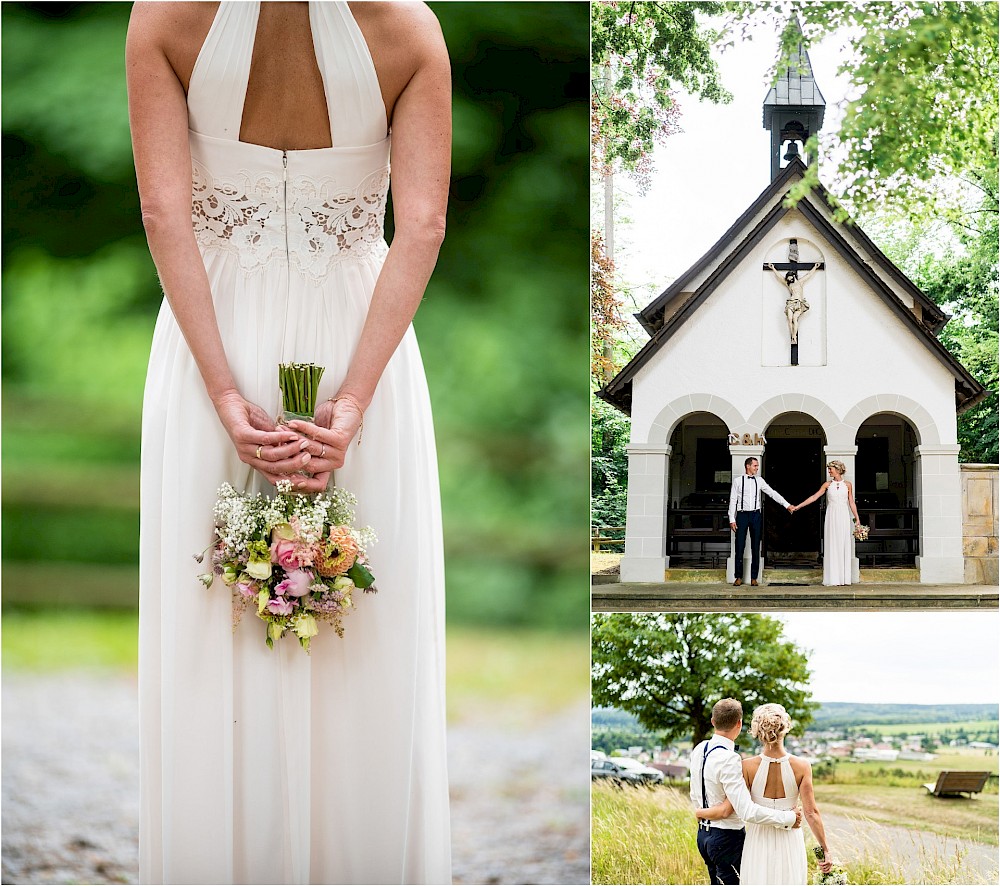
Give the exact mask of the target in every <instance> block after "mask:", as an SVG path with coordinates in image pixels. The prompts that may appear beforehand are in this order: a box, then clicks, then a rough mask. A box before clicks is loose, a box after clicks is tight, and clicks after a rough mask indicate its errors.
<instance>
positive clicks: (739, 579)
mask: <svg viewBox="0 0 1000 886" xmlns="http://www.w3.org/2000/svg"><path fill="white" fill-rule="evenodd" d="M741 584H743V579H742V578H738V579H736V581H734V582H733V587H734V588H738V587H739V586H740V585H741Z"/></svg>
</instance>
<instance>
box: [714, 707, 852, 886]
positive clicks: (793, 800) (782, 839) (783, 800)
mask: <svg viewBox="0 0 1000 886" xmlns="http://www.w3.org/2000/svg"><path fill="white" fill-rule="evenodd" d="M791 726H792V721H791V718H790V717H789V716H788V712H787V711H786V710H785V709H784V707H782V706H781V705H780V704H764V705H760V706H759V707H758V708H756V709H755V710H754V712H753V720H752V721H751V724H750V734H751V735H752V736H753V737H754V738H756V739H757V740H758V741H760V742H761V743H762V745H763V749H762V753H761V754H760V756H758V757H751V758H749V759H747V760H744V761H743V778H744V780H745V781H746V783H747V786H748V787H749V788H750V797H751V799H752V800H753V801H754V803H757V804H759V805H761V806H766V807H768V808H772V809H795V807H796V806H797V805H798V803H799V802H800V801H801V803H802V812H803V815H804V817H805V820H806V821H807V822H808V823H809V828H810V830H812V832H813V836H815V837H816V840H817V842H818V843H819V845H820V846H821V847H822V849H823V856H824V860H823V861H822V862H820V870H822V871H823V872H824V873H826V872H829V871H830V870H831V869H832V867H833V863H832V862H831V860H830V849H829V846H828V845H827V840H826V831H825V830H824V828H823V820H822V818H821V817H820V814H819V808H818V807H817V806H816V796H815V794H814V792H813V781H812V767H811V766H810V765H809V763H807V762H806V761H805V760H801V759H799V758H798V757H793V756H791V755H790V754H789V753H788V752H787V751H786V750H785V735H787V734H788V731H789V729H791ZM732 812H733V807H732V804H731V803H730V802H729V800H725V801H723V802H722V803H719V804H718V805H717V806H711V807H709V808H708V809H699V810H697V812H696V815H697V816H698V817H699V818H707V819H715V818H725V817H727V816H729V815H731V814H732ZM805 882H806V849H805V841H804V838H803V835H802V829H801V828H794V829H782V828H775V827H772V826H771V825H759V824H752V823H750V822H747V824H746V840H745V842H744V843H743V858H742V861H741V862H740V883H741V884H750V886H778V884H804V883H805Z"/></svg>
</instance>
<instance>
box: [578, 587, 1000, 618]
mask: <svg viewBox="0 0 1000 886" xmlns="http://www.w3.org/2000/svg"><path fill="white" fill-rule="evenodd" d="M998 604H1000V594H998V591H997V588H996V587H995V586H990V585H929V584H916V583H914V584H905V583H902V582H897V583H892V584H888V583H874V582H870V583H867V584H858V585H850V586H847V587H832V588H825V587H823V586H822V585H820V586H804V587H781V586H777V587H775V586H763V585H762V586H760V587H752V586H747V585H744V586H743V587H740V588H734V587H732V586H731V585H727V584H718V585H715V586H712V585H706V584H704V583H695V582H691V583H680V582H674V583H670V584H666V583H664V584H652V583H651V584H621V583H619V584H606V585H595V586H593V587H592V588H591V608H592V609H593V610H594V611H595V612H629V611H632V612H782V611H789V610H800V611H801V610H821V609H826V610H829V609H840V610H843V611H867V610H877V609H912V610H921V609H924V610H927V609H996V608H997V606H998Z"/></svg>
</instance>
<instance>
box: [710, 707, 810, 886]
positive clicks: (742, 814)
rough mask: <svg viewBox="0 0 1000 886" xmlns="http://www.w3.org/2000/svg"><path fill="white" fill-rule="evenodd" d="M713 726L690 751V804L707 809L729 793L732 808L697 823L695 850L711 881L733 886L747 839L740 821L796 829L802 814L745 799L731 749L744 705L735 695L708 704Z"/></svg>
mask: <svg viewBox="0 0 1000 886" xmlns="http://www.w3.org/2000/svg"><path fill="white" fill-rule="evenodd" d="M712 726H714V727H715V734H714V735H712V737H711V738H709V739H706V740H705V741H703V742H701V743H700V744H698V745H697V746H696V747H695V749H694V750H693V751H692V752H691V802H692V803H693V804H694V806H695V808H697V809H707V808H708V807H709V806H714V805H715V804H716V803H721V802H722V801H723V800H725V799H726V797H728V798H729V802H730V803H732V804H733V809H734V810H735V811H734V812H733V814H732V815H730V816H729V818H722V819H718V820H716V821H701V822H699V824H698V851H699V852H700V853H701V857H702V859H704V861H705V864H706V865H707V867H708V878H709V882H710V883H723V884H738V883H739V882H740V859H741V858H742V856H743V841H744V839H745V838H746V830H745V829H744V827H743V823H744V822H746V821H749V822H753V823H754V824H769V825H773V826H774V827H776V828H786V829H787V828H797V827H799V826H800V825H801V824H802V812H801V810H799V809H796V810H795V811H794V812H793V811H792V810H789V809H769V808H767V807H766V806H758V805H757V804H756V803H754V801H753V800H752V799H750V791H749V789H748V788H747V785H746V782H745V781H744V780H743V766H742V763H741V762H740V755H739V754H738V753H737V752H736V745H735V741H736V739H737V738H738V737H739V734H740V732H741V731H742V730H743V706H742V705H741V704H740V703H739V702H738V701H737V700H736V699H735V698H724V699H722V701H720V702H718V703H717V704H716V705H715V707H714V708H712Z"/></svg>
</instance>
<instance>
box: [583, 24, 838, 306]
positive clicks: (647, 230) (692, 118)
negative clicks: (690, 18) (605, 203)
mask: <svg viewBox="0 0 1000 886" xmlns="http://www.w3.org/2000/svg"><path fill="white" fill-rule="evenodd" d="M750 36H751V37H752V39H751V40H749V41H745V42H740V43H737V45H736V46H734V47H733V48H731V49H728V50H726V51H725V52H723V53H719V52H716V54H715V56H716V59H717V61H718V63H719V68H720V71H721V74H722V82H723V84H724V85H725V86H726V88H727V89H729V91H730V92H732V93H733V101H732V102H731V103H730V104H728V105H713V104H711V103H710V102H700V101H698V99H696V98H694V97H691V96H688V95H686V94H684V93H680V94H679V95H678V98H679V101H680V105H681V118H680V125H681V128H682V129H683V130H684V131H683V132H681V133H678V134H676V135H673V136H671V137H670V138H668V139H667V143H666V144H665V145H663V146H660V147H658V148H657V150H656V152H655V154H654V158H655V166H656V172H655V173H654V177H653V184H652V187H651V188H650V190H649V192H648V193H647V194H646V195H645V196H641V195H640V194H639V190H638V187H637V185H636V184H635V182H633V181H632V180H630V179H629V178H628V177H627V176H625V175H618V176H616V177H615V188H616V190H617V192H618V193H619V194H620V195H622V196H623V197H624V201H623V204H622V205H621V206H620V208H619V214H620V215H621V216H625V217H627V218H628V219H629V220H630V221H629V222H626V223H625V224H618V225H617V226H616V232H615V239H616V243H615V261H616V264H617V266H618V268H619V269H620V271H621V272H622V276H623V278H624V279H625V280H626V281H627V282H629V283H631V284H634V285H643V284H652V285H653V287H654V288H655V292H654V293H652V294H658V293H659V292H661V291H662V290H663V289H664V288H665V287H666V285H667V284H668V283H669V282H670V281H671V280H672V279H674V278H675V277H677V276H679V275H680V274H681V273H682V272H683V271H684V270H686V269H687V268H688V267H690V266H691V265H693V264H694V263H695V262H696V261H697V260H698V259H699V258H700V257H701V255H702V254H703V253H705V252H707V251H708V249H709V248H710V247H711V246H712V244H713V243H715V242H716V241H717V240H718V239H719V237H721V236H722V234H723V233H725V231H726V229H727V228H729V226H730V225H731V224H732V223H733V222H734V221H736V219H737V218H738V217H739V216H740V215H741V214H742V213H743V211H744V210H745V209H746V208H747V207H748V206H749V205H750V204H751V203H752V202H753V201H754V200H755V199H756V198H757V196H758V195H759V194H760V192H761V191H763V190H764V188H766V187H767V185H768V183H769V181H770V176H771V169H770V156H769V150H770V141H769V139H770V135H769V133H768V132H767V130H765V129H764V128H763V123H762V113H763V111H762V109H763V104H764V97H765V96H766V95H767V92H768V89H769V88H770V81H769V79H768V77H767V75H768V71H769V69H770V67H771V65H772V64H773V63H774V61H775V59H776V57H777V53H778V35H777V34H776V33H775V31H774V30H773V29H771V28H767V27H760V28H756V29H755V30H754V31H752V32H751V35H750ZM844 42H845V38H843V37H838V36H836V35H834V36H831V37H828V38H827V39H825V40H824V41H822V42H821V43H819V44H817V45H816V46H814V47H813V48H810V50H809V58H810V60H811V62H812V67H813V75H814V78H815V80H816V83H817V84H818V85H819V88H820V91H821V92H822V93H823V97H824V98H825V99H826V116H825V120H824V124H823V131H824V132H829V131H834V130H836V128H837V126H838V125H839V120H840V118H841V116H842V111H841V110H840V109H839V108H838V104H839V103H841V102H842V101H843V100H844V97H845V95H846V93H847V89H848V83H847V78H846V77H841V76H838V75H837V74H836V69H837V67H838V66H839V64H840V62H841V60H842V59H843V58H845V57H846V54H845V51H844V50H843V48H842V45H843V43H844ZM820 168H821V175H822V164H821V167H820ZM600 217H601V218H603V215H601V216H600ZM652 294H651V295H652ZM650 297H651V296H650ZM648 300H649V298H645V296H644V295H643V296H640V297H639V301H643V303H645V301H648Z"/></svg>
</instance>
